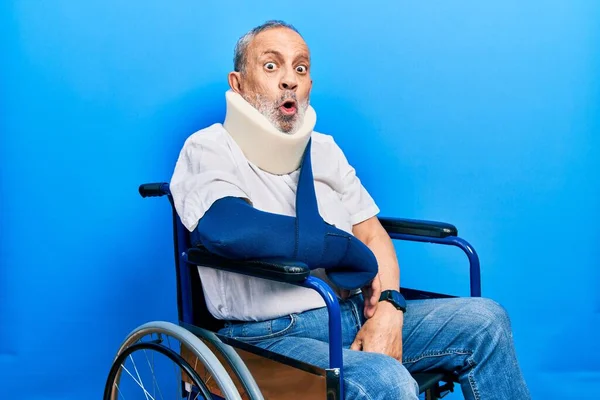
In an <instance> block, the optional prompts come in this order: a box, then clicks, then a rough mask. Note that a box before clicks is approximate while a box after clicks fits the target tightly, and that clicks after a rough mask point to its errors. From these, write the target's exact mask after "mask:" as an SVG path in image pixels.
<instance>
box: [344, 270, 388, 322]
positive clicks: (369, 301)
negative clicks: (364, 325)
mask: <svg viewBox="0 0 600 400" xmlns="http://www.w3.org/2000/svg"><path fill="white" fill-rule="evenodd" d="M350 293H351V292H350V291H349V290H341V293H340V297H341V298H342V300H346V299H347V298H348V297H350ZM362 294H363V298H364V299H365V308H364V314H365V318H367V319H369V318H371V317H372V316H373V315H375V311H377V304H378V303H379V297H380V296H381V279H379V275H375V278H374V279H373V280H372V281H371V282H369V284H368V285H367V286H365V287H363V288H362Z"/></svg>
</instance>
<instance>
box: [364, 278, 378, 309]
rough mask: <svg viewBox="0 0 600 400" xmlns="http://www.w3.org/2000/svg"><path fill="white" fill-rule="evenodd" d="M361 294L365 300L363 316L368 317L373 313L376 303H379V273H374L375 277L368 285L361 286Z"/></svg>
mask: <svg viewBox="0 0 600 400" xmlns="http://www.w3.org/2000/svg"><path fill="white" fill-rule="evenodd" d="M362 294H363V298H364V300H365V308H364V314H365V318H366V319H369V318H371V317H372V316H373V315H375V311H377V305H378V304H379V297H380V296H381V279H379V274H377V275H375V278H374V279H373V280H372V281H371V283H370V284H369V285H368V286H365V287H363V288H362Z"/></svg>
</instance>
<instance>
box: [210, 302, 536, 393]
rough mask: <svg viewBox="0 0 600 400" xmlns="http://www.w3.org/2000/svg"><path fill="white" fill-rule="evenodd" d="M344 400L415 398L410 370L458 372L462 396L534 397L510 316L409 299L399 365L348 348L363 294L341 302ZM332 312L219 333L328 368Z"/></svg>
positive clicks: (484, 306)
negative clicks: (520, 362) (523, 372)
mask: <svg viewBox="0 0 600 400" xmlns="http://www.w3.org/2000/svg"><path fill="white" fill-rule="evenodd" d="M340 306H341V309H342V341H343V346H344V390H345V392H346V398H347V399H365V400H371V399H373V400H375V399H381V400H383V399H418V385H417V384H416V382H415V381H414V379H413V378H412V377H411V375H410V372H418V371H428V370H432V369H435V370H440V369H441V370H446V371H456V372H457V373H458V377H459V382H460V386H461V388H462V392H463V395H464V397H465V399H468V400H471V399H477V400H479V399H483V400H494V399H510V400H522V399H523V400H524V399H530V395H529V391H528V389H527V386H526V384H525V381H524V379H523V377H522V375H521V371H520V368H519V365H518V363H517V358H516V355H515V350H514V346H513V340H512V332H511V327H510V321H509V319H508V316H507V314H506V312H505V310H504V309H503V308H502V307H501V306H500V305H498V304H497V303H495V302H493V301H491V300H488V299H483V298H452V299H432V300H413V301H408V306H407V311H406V314H405V316H404V327H403V329H402V336H403V357H402V363H400V362H399V361H397V360H395V359H393V358H392V357H389V356H386V355H382V354H376V353H367V352H363V351H353V350H350V349H349V347H350V345H351V344H352V342H353V341H354V337H355V336H356V334H357V332H358V331H359V329H360V328H361V326H362V324H363V323H364V322H365V319H364V316H363V312H362V310H363V299H362V296H361V295H357V296H353V297H351V298H349V299H347V300H345V301H341V302H340ZM327 321H328V316H327V310H326V309H325V308H320V309H316V310H310V311H306V312H303V313H300V314H292V315H288V316H285V317H281V318H277V319H274V320H268V321H261V322H242V323H239V322H234V323H227V324H226V326H225V327H224V328H223V329H222V330H221V331H220V333H221V334H223V335H226V336H229V337H234V338H236V339H239V340H242V341H245V342H248V343H252V344H254V345H256V346H259V347H262V348H265V349H268V350H271V351H273V352H275V353H279V354H282V355H285V356H289V357H292V358H295V359H298V360H301V361H304V362H307V363H310V364H313V365H315V366H318V367H320V368H328V366H329V348H328V344H327V343H328V329H327Z"/></svg>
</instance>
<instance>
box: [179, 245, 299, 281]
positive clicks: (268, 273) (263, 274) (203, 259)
mask: <svg viewBox="0 0 600 400" xmlns="http://www.w3.org/2000/svg"><path fill="white" fill-rule="evenodd" d="M188 262H189V263H191V264H194V265H198V266H201V267H207V268H214V269H218V270H221V271H228V272H235V273H238V274H242V275H248V276H253V277H256V278H264V279H268V280H272V281H278V282H285V283H298V282H302V281H304V280H305V279H306V278H308V276H309V275H310V269H309V268H308V266H307V265H306V264H304V263H302V262H299V261H294V260H284V259H274V258H273V259H263V260H244V261H237V260H231V259H229V258H225V257H221V256H218V255H215V254H213V253H210V252H209V251H208V250H206V249H205V248H203V247H201V246H199V247H194V248H191V249H189V250H188Z"/></svg>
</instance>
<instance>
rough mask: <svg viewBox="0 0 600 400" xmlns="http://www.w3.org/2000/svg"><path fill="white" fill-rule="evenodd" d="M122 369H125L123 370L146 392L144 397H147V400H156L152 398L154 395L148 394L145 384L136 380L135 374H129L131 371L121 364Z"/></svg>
mask: <svg viewBox="0 0 600 400" xmlns="http://www.w3.org/2000/svg"><path fill="white" fill-rule="evenodd" d="M121 368H123V370H124V371H125V372H127V373H128V374H129V376H131V379H133V381H134V382H135V383H136V384H137V385H138V386H139V387H141V388H142V390H143V391H144V396H146V400H148V399H152V400H156V399H155V398H154V397H152V395H151V394H150V393H148V391H147V390H146V388H145V387H144V384H143V383H142V382H141V380H140V381H138V380H137V379H135V376H133V374H132V373H131V372H129V370H128V369H127V368H125V366H124V365H123V364H121Z"/></svg>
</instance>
